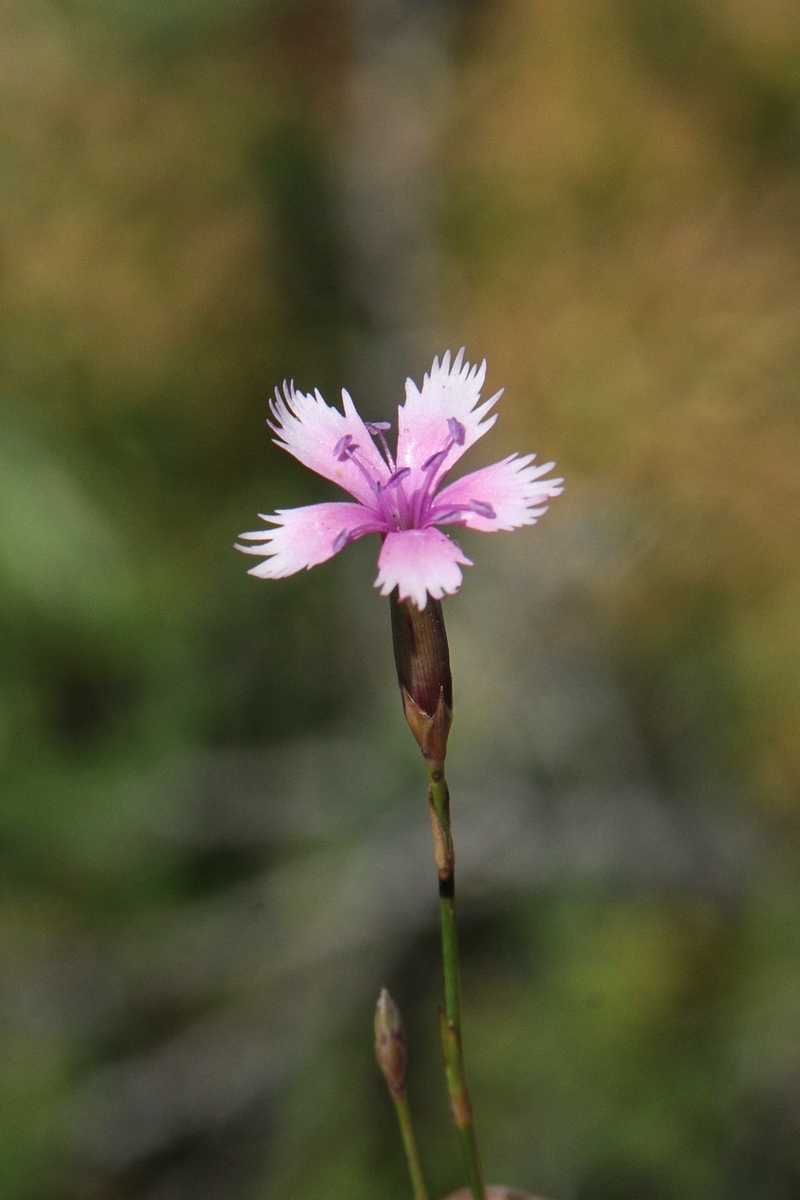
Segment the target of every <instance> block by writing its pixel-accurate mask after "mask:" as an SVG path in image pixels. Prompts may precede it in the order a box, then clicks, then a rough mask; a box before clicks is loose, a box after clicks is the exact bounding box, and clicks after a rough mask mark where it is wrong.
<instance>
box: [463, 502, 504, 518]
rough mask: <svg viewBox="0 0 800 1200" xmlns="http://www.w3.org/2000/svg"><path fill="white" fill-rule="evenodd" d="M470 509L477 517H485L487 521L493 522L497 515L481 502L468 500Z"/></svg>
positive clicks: (490, 507)
mask: <svg viewBox="0 0 800 1200" xmlns="http://www.w3.org/2000/svg"><path fill="white" fill-rule="evenodd" d="M469 503H470V508H471V509H472V511H473V512H474V513H477V514H478V516H479V517H486V519H487V521H494V520H496V518H497V513H496V512H495V511H494V509H493V508H492V506H491V504H485V503H484V501H483V500H470V502H469Z"/></svg>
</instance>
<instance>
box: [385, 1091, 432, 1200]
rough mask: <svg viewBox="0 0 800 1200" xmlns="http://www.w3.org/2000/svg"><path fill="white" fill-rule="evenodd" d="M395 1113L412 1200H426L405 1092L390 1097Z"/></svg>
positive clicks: (426, 1195) (425, 1189) (426, 1191)
mask: <svg viewBox="0 0 800 1200" xmlns="http://www.w3.org/2000/svg"><path fill="white" fill-rule="evenodd" d="M392 1099H393V1100H394V1107H395V1112H396V1113H397V1120H398V1123H399V1125H400V1136H401V1137H402V1139H403V1149H404V1150H405V1152H406V1161H407V1162H408V1173H409V1175H410V1176H411V1186H412V1187H413V1189H414V1200H428V1189H427V1187H426V1186H425V1180H424V1178H423V1175H422V1164H421V1163H420V1161H419V1151H418V1150H417V1140H416V1138H415V1137H414V1126H413V1125H412V1124H411V1112H410V1110H409V1107H408V1099H407V1097H406V1094H405V1090H404V1091H403V1094H402V1095H401V1096H395V1095H393V1096H392Z"/></svg>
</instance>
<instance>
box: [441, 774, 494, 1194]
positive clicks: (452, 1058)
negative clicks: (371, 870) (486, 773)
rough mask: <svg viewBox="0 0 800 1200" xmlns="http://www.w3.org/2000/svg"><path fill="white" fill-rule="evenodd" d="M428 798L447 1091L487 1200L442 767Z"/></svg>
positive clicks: (478, 1190)
mask: <svg viewBox="0 0 800 1200" xmlns="http://www.w3.org/2000/svg"><path fill="white" fill-rule="evenodd" d="M428 775H429V778H430V787H429V789H428V800H429V803H430V810H431V827H432V829H433V846H434V853H435V855H436V869H437V871H438V874H439V916H440V919H441V926H442V966H443V971H444V1011H443V1012H442V1013H441V1035H442V1051H443V1054H444V1064H445V1073H446V1076H447V1088H448V1091H449V1093H450V1106H451V1108H452V1111H453V1120H454V1121H455V1125H456V1130H457V1132H458V1137H459V1141H460V1142H461V1150H462V1153H463V1155H464V1163H465V1165H466V1168H467V1176H468V1178H469V1186H470V1190H471V1192H472V1196H473V1200H485V1195H486V1192H485V1187H484V1182H483V1171H482V1170H481V1162H480V1156H479V1154H478V1143H477V1140H476V1137H475V1125H474V1122H473V1119H472V1105H471V1104H470V1100H469V1093H468V1091H467V1080H466V1074H465V1071H464V1048H463V1034H462V1027H461V977H460V971H459V964H458V930H457V928H456V912H455V854H454V852H453V836H452V832H451V828H450V792H449V790H448V787H447V781H446V779H445V777H444V769H443V768H442V767H438V766H437V767H429V769H428Z"/></svg>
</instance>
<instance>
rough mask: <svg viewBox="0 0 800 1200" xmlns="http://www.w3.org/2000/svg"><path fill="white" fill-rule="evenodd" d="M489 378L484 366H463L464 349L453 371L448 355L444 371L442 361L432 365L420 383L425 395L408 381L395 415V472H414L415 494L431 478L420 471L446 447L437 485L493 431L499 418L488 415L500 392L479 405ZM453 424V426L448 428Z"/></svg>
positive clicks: (437, 471) (434, 361) (437, 472)
mask: <svg viewBox="0 0 800 1200" xmlns="http://www.w3.org/2000/svg"><path fill="white" fill-rule="evenodd" d="M485 378H486V363H485V362H483V363H481V365H480V366H479V367H471V366H470V364H469V363H468V362H464V351H463V349H462V350H459V352H458V354H457V355H456V357H455V360H454V361H453V365H452V367H451V365H450V351H449V350H448V351H447V353H446V354H445V355H444V357H443V359H442V361H441V365H440V363H439V360H438V358H435V359H434V360H433V366H432V367H431V370H430V374H429V375H426V376H425V378H424V379H423V381H422V391H419V390H418V388H417V385H416V384H415V383H414V381H413V380H412V379H408V380H406V401H405V404H403V405H402V406H401V407H400V408H399V410H398V414H397V466H398V467H410V468H411V470H412V472H413V475H412V477H411V478H410V479H409V481H408V488H409V490H412V491H413V490H416V489H417V488H419V487H423V486H424V485H425V484H426V483H427V481H428V477H429V476H428V473H427V472H425V471H423V470H422V468H423V466H424V465H425V463H427V462H428V461H429V460H430V459H431V458H432V457H433V456H434V455H436V454H438V453H439V451H441V450H442V449H443V448H444V447H445V446H446V445H447V444H448V442H451V443H452V444H451V445H450V447H449V449H448V451H447V454H446V456H445V457H444V458H443V460H442V462H441V463H440V464H439V465H438V466H437V468H436V470H435V476H436V478H437V479H441V478H442V477H443V476H444V475H445V474H446V473H447V472H448V471H449V470H450V468H451V467H452V466H453V464H454V463H456V462H458V460H459V458H461V456H462V454H464V453H465V452H466V451H467V450H468V449H469V448H470V446H472V445H474V443H475V442H477V440H478V438H481V437H483V435H484V433H486V432H487V430H489V429H491V427H492V425H494V423H495V421H496V420H497V414H496V413H495V414H494V415H493V416H491V417H486V414H487V413H488V412H489V409H490V408H491V407H492V406H493V405H494V403H495V402H496V401H497V400H498V399H499V397H500V396H501V395H502V392H497V393H496V394H495V395H494V396H492V397H490V399H488V400H485V401H484V403H483V404H478V401H479V400H480V396H481V387H482V386H483V381H484V379H485ZM485 417H486V419H485V420H484V418H485ZM452 422H454V423H455V424H450V423H452ZM459 426H460V427H461V429H460V431H459V429H458V427H459ZM454 429H455V430H456V432H457V433H459V434H462V433H463V439H462V438H461V436H459V437H458V440H455V441H454V440H453V436H452V435H453V430H454Z"/></svg>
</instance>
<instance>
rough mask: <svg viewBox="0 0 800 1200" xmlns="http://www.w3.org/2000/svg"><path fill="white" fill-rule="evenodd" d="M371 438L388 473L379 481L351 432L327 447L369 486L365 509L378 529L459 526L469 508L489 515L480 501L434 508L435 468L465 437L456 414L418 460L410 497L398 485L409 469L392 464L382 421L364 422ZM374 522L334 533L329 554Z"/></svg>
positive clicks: (387, 425) (491, 512)
mask: <svg viewBox="0 0 800 1200" xmlns="http://www.w3.org/2000/svg"><path fill="white" fill-rule="evenodd" d="M365 428H366V429H367V432H368V433H369V434H370V436H371V437H374V438H377V440H378V441H379V442H380V449H381V454H382V457H383V459H384V461H385V463H386V466H387V468H388V471H389V476H388V478H387V479H386V480H385V482H382V481H381V480H380V479H376V478H375V477H374V475H373V474H372V472H371V471H370V469H369V467H368V466H367V463H366V462H365V461H364V459H363V456H362V455H361V454H360V453H359V451H360V446H359V443H358V442H356V441H355V440H354V438H353V435H352V434H350V433H346V434H345V435H344V436H343V437H341V438H339V441H338V442H337V443H336V445H335V446H334V448H333V455H334V458H336V459H337V460H338V461H339V462H352V463H353V465H354V466H355V467H356V469H357V470H358V471H360V473H361V475H363V477H364V479H365V480H366V481H367V483H368V484H369V487H370V491H371V492H372V495H373V497H374V499H373V502H372V503H371V504H370V505H367V506H366V507H367V508H368V509H371V510H372V512H373V513H374V514H375V517H376V519H377V522H378V525H377V528H378V530H380V529H383V531H384V532H386V533H390V532H392V531H397V532H400V531H401V530H405V529H426V528H427V527H428V526H429V525H435V524H437V523H439V522H447V523H448V524H457V523H459V521H460V523H461V524H463V523H464V521H463V520H460V518H462V517H463V514H464V513H465V512H470V511H471V512H475V513H477V514H478V515H479V516H482V517H487V518H494V516H495V511H494V509H493V508H492V506H491V505H490V504H485V503H484V502H483V501H481V500H470V501H469V503H467V504H463V505H458V506H456V507H453V506H451V507H450V508H447V509H444V508H441V509H437V508H436V507H435V506H434V504H433V498H434V495H435V492H436V488H437V487H438V485H439V482H440V480H441V468H442V467H443V465H444V463H445V461H446V460H447V456H448V454H449V453H450V451H451V450H452V448H453V446H463V445H464V442H465V441H466V439H467V431H466V429H465V427H464V425H463V424H462V423H461V421H459V420H458V418H457V417H449V418H448V420H447V437H446V438H445V440H444V442H443V443H442V446H441V448H440V449H439V450H437V451H436V453H435V454H431V456H430V457H429V458H427V459H426V460H425V462H424V463H423V464H422V466H421V468H420V470H421V471H422V474H423V476H424V479H423V481H422V484H421V485H420V486H418V487H417V488H416V489H415V490H414V491H413V492H411V494H410V495H407V494H406V490H405V488H404V486H403V484H404V483H405V481H406V480H407V479H408V478H409V476H410V475H411V473H412V470H411V467H399V468H398V466H397V464H396V462H395V459H394V456H393V455H392V452H391V450H390V449H389V445H388V443H387V441H386V437H385V434H386V433H387V431H388V430H389V429H391V424H390V423H389V422H388V421H375V422H372V423H370V424H367V425H366V426H365ZM375 528H376V526H374V525H371V524H364V525H359V526H358V527H357V528H355V529H352V530H346V529H343V530H342V531H341V532H340V533H339V534H337V536H336V538H335V540H334V543H333V548H334V552H336V551H338V550H341V549H342V547H343V546H346V545H347V543H348V542H351V541H354V540H355V539H356V538H358V537H361V536H362V534H364V533H369V532H372V531H373V530H374V529H375Z"/></svg>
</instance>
